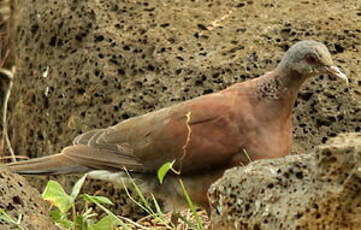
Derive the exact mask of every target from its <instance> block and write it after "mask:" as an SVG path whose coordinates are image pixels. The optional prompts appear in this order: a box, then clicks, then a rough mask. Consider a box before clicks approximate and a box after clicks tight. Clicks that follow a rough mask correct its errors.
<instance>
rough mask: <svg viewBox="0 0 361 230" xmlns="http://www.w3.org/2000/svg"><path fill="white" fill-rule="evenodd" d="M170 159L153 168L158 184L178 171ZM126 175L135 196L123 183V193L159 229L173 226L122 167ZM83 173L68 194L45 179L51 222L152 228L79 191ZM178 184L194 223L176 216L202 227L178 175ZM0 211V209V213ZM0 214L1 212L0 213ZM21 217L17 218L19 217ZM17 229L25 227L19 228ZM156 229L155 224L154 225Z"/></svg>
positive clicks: (90, 229) (83, 228) (82, 228)
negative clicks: (79, 206)
mask: <svg viewBox="0 0 361 230" xmlns="http://www.w3.org/2000/svg"><path fill="white" fill-rule="evenodd" d="M174 163H175V161H173V162H167V163H165V164H164V165H162V167H160V168H159V170H158V172H157V176H158V180H159V182H160V184H162V183H163V181H164V178H165V176H166V175H167V173H168V172H169V170H171V171H173V172H174V173H176V174H179V172H177V171H176V170H175V169H173V164H174ZM125 172H126V174H127V176H128V177H129V179H130V181H131V185H132V186H133V190H134V191H135V193H136V195H137V197H139V200H136V199H135V198H134V197H132V195H131V194H130V192H129V189H128V187H127V186H126V185H125V184H124V183H123V186H124V190H125V192H126V194H127V196H128V197H129V198H130V199H131V200H132V201H133V202H134V203H135V204H136V205H138V206H139V207H140V208H142V209H143V210H144V211H145V212H146V213H148V214H149V216H148V217H150V218H151V219H152V220H155V221H156V222H157V223H158V224H159V225H161V226H163V227H162V228H161V229H177V227H176V226H174V224H173V223H172V222H171V221H170V218H167V215H166V214H164V213H163V212H162V210H161V208H160V205H159V203H158V201H157V200H156V199H155V196H154V195H153V194H151V199H146V198H145V196H144V194H143V192H142V191H141V189H140V188H139V187H138V186H137V184H136V183H135V180H134V179H133V178H132V177H131V176H130V174H129V172H128V171H126V170H125ZM85 179H86V175H84V176H83V177H81V178H80V179H79V180H78V181H77V182H76V183H75V185H74V187H73V189H72V192H71V194H67V193H66V192H65V191H64V189H63V187H62V186H61V185H60V184H59V183H58V182H56V181H53V180H50V181H48V183H47V185H46V187H45V189H44V192H43V194H42V197H43V199H44V200H46V201H48V202H50V204H51V205H52V207H51V211H50V216H51V217H52V219H53V220H54V222H55V224H56V225H57V226H59V227H61V228H62V229H69V230H111V229H118V227H119V229H121V230H131V229H141V230H154V229H155V228H154V227H147V226H143V225H141V224H139V223H137V222H134V221H132V220H130V219H128V218H124V217H119V216H116V215H115V214H113V213H112V212H111V211H110V210H109V209H107V208H106V206H107V205H113V203H112V202H111V200H109V199H108V198H107V197H104V196H92V195H88V194H81V195H79V193H80V189H81V187H82V186H83V184H84V181H85ZM179 184H180V186H181V189H182V191H183V194H184V197H185V200H186V202H187V204H188V206H189V208H190V210H191V213H192V215H193V218H194V220H195V223H193V221H191V220H187V218H185V217H182V216H179V218H180V219H181V220H182V221H183V222H184V223H185V224H186V225H187V226H188V229H197V230H202V229H203V227H202V226H203V223H202V221H201V218H200V216H199V214H197V212H196V208H195V206H194V205H193V203H192V201H191V199H190V197H189V195H188V193H187V191H186V189H185V187H184V184H183V181H182V180H181V179H179ZM79 200H80V201H83V202H85V205H84V208H83V210H81V211H78V210H76V205H75V204H76V202H78V201H79ZM89 204H95V205H96V206H97V207H98V208H100V209H101V210H103V211H104V213H105V214H106V215H105V216H104V217H102V218H100V219H99V215H98V214H97V213H96V212H95V211H94V210H93V209H92V208H89ZM0 214H1V213H0ZM0 217H1V216H0ZM20 219H21V218H20ZM17 222H19V221H15V220H13V221H12V223H17ZM19 229H20V230H26V229H23V228H19ZM158 229H159V228H158Z"/></svg>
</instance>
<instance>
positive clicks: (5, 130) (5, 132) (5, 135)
mask: <svg viewBox="0 0 361 230" xmlns="http://www.w3.org/2000/svg"><path fill="white" fill-rule="evenodd" d="M0 73H2V74H4V75H5V76H7V77H8V79H7V80H9V85H8V87H7V89H6V92H5V98H4V105H3V111H2V115H3V119H2V125H3V141H4V140H5V142H6V145H7V147H8V149H9V152H10V154H11V157H12V159H13V161H14V162H15V161H16V156H15V153H14V150H13V148H12V147H11V142H10V139H9V135H8V127H7V110H8V102H9V98H10V93H11V89H12V87H13V78H14V73H15V67H13V68H12V71H9V70H6V69H0Z"/></svg>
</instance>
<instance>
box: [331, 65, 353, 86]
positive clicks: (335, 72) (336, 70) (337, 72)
mask: <svg viewBox="0 0 361 230" xmlns="http://www.w3.org/2000/svg"><path fill="white" fill-rule="evenodd" d="M326 72H327V73H328V74H330V75H332V76H334V77H338V78H341V79H342V80H344V81H345V82H346V85H348V78H347V76H346V75H345V74H344V73H342V72H341V70H340V69H339V68H338V67H337V66H334V65H331V66H327V67H326Z"/></svg>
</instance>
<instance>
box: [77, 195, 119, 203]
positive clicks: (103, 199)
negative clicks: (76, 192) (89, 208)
mask: <svg viewBox="0 0 361 230" xmlns="http://www.w3.org/2000/svg"><path fill="white" fill-rule="evenodd" d="M82 197H83V199H84V200H86V201H89V202H92V203H100V204H109V205H113V202H112V201H111V200H109V199H108V198H107V197H105V196H92V195H88V194H83V195H82Z"/></svg>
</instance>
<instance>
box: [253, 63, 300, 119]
mask: <svg viewBox="0 0 361 230" xmlns="http://www.w3.org/2000/svg"><path fill="white" fill-rule="evenodd" d="M306 78H307V77H305V76H302V75H300V74H298V73H297V72H292V71H287V70H280V69H276V70H274V71H272V72H270V73H268V74H266V75H265V76H264V77H263V79H260V80H259V81H258V82H257V86H256V87H257V90H256V92H257V97H258V98H259V100H260V101H262V103H266V104H269V105H270V106H275V107H280V108H279V109H280V111H289V112H291V110H292V107H293V105H294V103H295V101H296V98H297V93H298V91H299V89H300V87H301V86H302V83H303V82H304V81H305V80H306Z"/></svg>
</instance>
